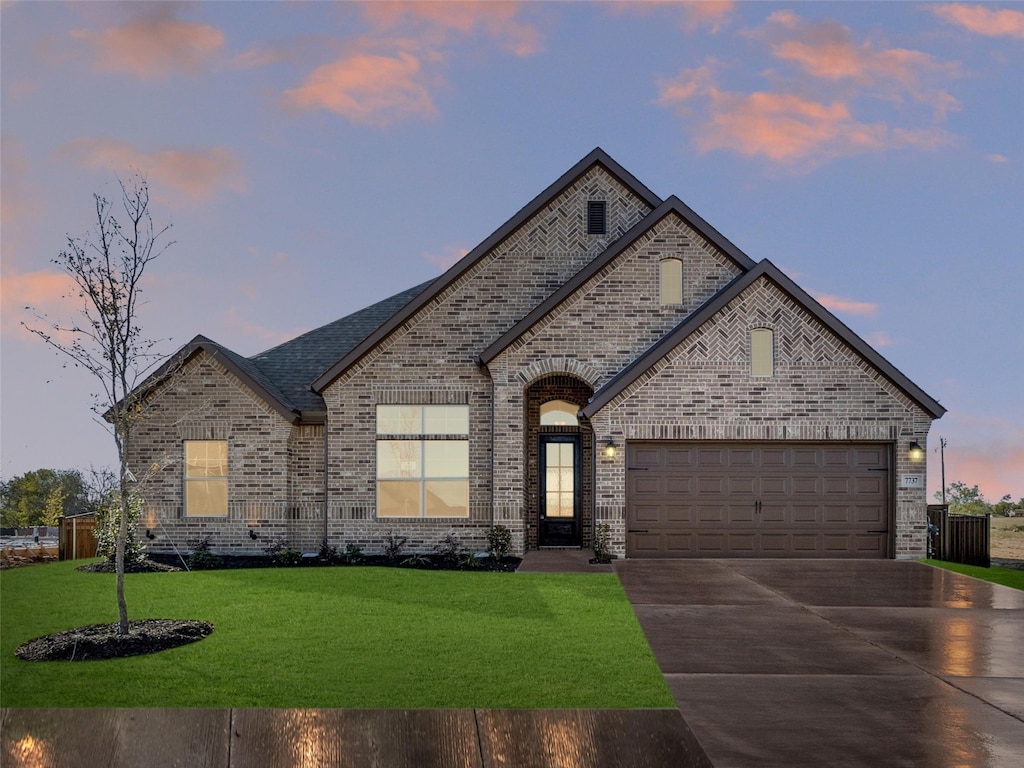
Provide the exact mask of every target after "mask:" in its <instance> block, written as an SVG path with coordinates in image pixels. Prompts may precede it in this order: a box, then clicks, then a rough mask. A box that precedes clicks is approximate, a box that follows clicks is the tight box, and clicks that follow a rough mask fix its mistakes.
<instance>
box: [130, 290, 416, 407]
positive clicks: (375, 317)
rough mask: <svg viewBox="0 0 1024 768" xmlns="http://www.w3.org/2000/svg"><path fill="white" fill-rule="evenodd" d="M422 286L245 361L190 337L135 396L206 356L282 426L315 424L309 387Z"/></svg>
mask: <svg viewBox="0 0 1024 768" xmlns="http://www.w3.org/2000/svg"><path fill="white" fill-rule="evenodd" d="M428 285H429V283H421V284H420V285H417V286H415V287H413V288H409V289H407V290H405V291H402V292H401V293H396V294H395V295H394V296H389V297H388V298H386V299H384V300H382V301H378V302H377V303H376V304H373V305H371V306H369V307H366V308H365V309H361V310H359V311H358V312H353V313H352V314H351V315H347V316H345V317H343V318H341V319H340V320H335V321H334V322H332V323H328V324H327V325H324V326H321V327H319V328H315V329H314V330H312V331H309V332H307V333H304V334H302V335H301V336H297V337H296V338H294V339H292V340H290V341H286V342H285V343H284V344H279V345H278V346H276V347H273V348H271V349H268V350H266V351H265V352H260V353H259V354H257V355H253V356H252V357H249V358H246V357H242V356H241V355H239V354H238V353H237V352H233V351H232V350H230V349H228V348H227V347H225V346H224V345H223V344H218V343H217V342H215V341H213V340H211V339H208V338H206V337H205V336H201V335H200V336H196V337H195V338H194V339H192V341H190V342H189V343H188V344H186V345H185V346H183V347H182V348H181V349H179V350H178V351H177V352H176V353H175V354H173V355H171V357H169V358H168V359H167V360H166V361H165V362H164V363H163V364H162V365H161V366H160V367H159V368H158V369H157V370H156V371H155V372H154V373H152V374H151V375H150V376H148V377H147V378H146V381H145V382H143V384H142V385H141V386H140V387H138V390H140V391H141V392H147V391H150V390H153V389H155V388H156V387H158V386H160V384H162V383H163V382H164V381H165V380H166V379H167V378H168V377H169V376H171V375H173V373H174V371H175V370H178V369H180V368H181V367H183V366H184V365H185V364H187V363H188V362H189V361H190V360H192V359H193V358H194V357H195V356H196V355H198V354H200V353H201V352H206V353H207V354H209V355H210V356H211V357H213V358H214V360H216V361H217V362H218V363H220V364H221V365H222V366H224V368H226V369H227V370H228V371H229V372H230V373H232V374H233V375H234V376H235V377H237V378H238V379H239V380H240V381H241V382H242V383H243V384H245V386H247V387H248V388H249V389H250V390H252V392H253V393H254V394H256V395H257V396H258V397H259V398H260V399H261V400H263V401H264V402H265V403H266V404H267V405H268V406H270V407H271V408H272V409H273V410H275V411H277V412H278V413H279V414H280V415H281V416H282V417H283V418H284V419H285V420H287V421H288V422H290V423H292V424H298V423H299V422H305V423H312V424H316V423H320V422H322V421H323V419H324V416H325V405H324V401H323V398H322V397H320V395H318V394H316V393H315V392H313V391H312V390H311V389H310V388H309V383H310V382H311V381H312V380H313V379H314V378H315V377H316V376H317V375H318V374H320V373H321V372H322V371H323V370H324V368H326V367H327V366H328V365H330V364H331V362H333V361H334V360H336V359H337V357H338V355H340V354H341V355H343V354H345V353H346V352H347V351H348V350H350V349H351V348H352V347H354V346H355V345H356V344H358V343H359V342H360V341H362V340H363V339H364V338H366V336H367V335H368V334H370V333H372V332H373V330H374V329H375V328H376V327H377V326H379V325H380V324H381V323H383V322H384V321H385V320H387V319H388V318H389V317H391V315H393V314H394V313H395V312H397V311H398V310H399V309H401V308H402V306H403V305H405V304H407V303H408V302H409V301H410V300H411V299H413V298H414V297H415V296H416V295H417V294H418V293H420V292H422V291H423V290H424V289H425V288H426V287H427V286H428Z"/></svg>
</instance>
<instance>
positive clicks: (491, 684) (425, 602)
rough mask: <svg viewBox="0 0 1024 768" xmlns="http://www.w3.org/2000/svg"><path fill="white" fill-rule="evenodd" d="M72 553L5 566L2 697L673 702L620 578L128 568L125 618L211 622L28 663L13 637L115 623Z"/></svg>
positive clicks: (173, 701)
mask: <svg viewBox="0 0 1024 768" xmlns="http://www.w3.org/2000/svg"><path fill="white" fill-rule="evenodd" d="M79 564H81V561H78V562H64V563H55V564H52V565H37V566H32V567H28V568H20V569H15V570H8V571H4V572H3V575H2V577H0V600H2V602H0V705H2V706H5V707H92V706H96V707H353V708H355V707H385V708H404V707H481V708H485V707H486V708H491V707H493V708H501V707H513V708H520V707H573V708H575V707H583V708H591V707H593V708H604V707H613V708H617V707H671V706H673V700H672V696H671V694H670V693H669V691H668V688H667V687H666V685H665V682H664V679H663V678H662V676H661V673H660V671H659V669H658V666H657V663H656V662H655V660H654V657H653V656H652V654H651V651H650V647H649V646H648V645H647V640H646V638H645V637H644V635H643V632H642V631H641V629H640V626H639V624H638V623H637V621H636V618H635V616H634V614H633V610H632V608H631V607H630V605H629V603H628V602H627V600H626V597H625V594H624V593H623V591H622V588H621V586H620V585H619V582H618V580H617V579H616V578H615V576H613V575H610V574H533V573H531V574H525V573H524V574H520V573H466V572H449V571H418V570H405V569H393V568H372V567H359V568H296V569H256V570H223V571H193V572H191V573H190V572H180V573H142V574H128V575H127V576H126V581H125V585H126V586H125V591H126V595H127V599H128V609H129V616H130V617H131V618H133V619H137V618H138V619H141V618H181V619H201V620H204V621H209V622H211V623H213V624H214V626H215V630H214V633H213V634H212V635H210V636H209V637H207V638H206V639H205V640H202V641H200V642H197V643H192V644H190V645H186V646H183V647H180V648H175V649H173V650H169V651H163V652H161V653H157V654H152V655H148V656H136V657H133V658H126V659H112V660H108V661H86V662H26V661H21V660H20V659H18V658H16V657H15V656H14V651H15V649H16V648H17V647H18V646H19V645H20V644H21V643H23V642H25V641H27V640H31V639H32V638H35V637H39V636H41V635H46V634H50V633H52V632H57V631H60V630H65V629H70V628H73V627H76V626H83V625H86V624H97V623H105V622H111V621H116V620H117V608H116V603H115V599H114V576H113V575H111V574H101V573H81V572H79V571H76V570H74V568H75V566H76V565H79Z"/></svg>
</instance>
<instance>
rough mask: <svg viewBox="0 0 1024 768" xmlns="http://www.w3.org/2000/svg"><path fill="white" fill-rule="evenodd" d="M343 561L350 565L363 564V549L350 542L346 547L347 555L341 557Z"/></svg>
mask: <svg viewBox="0 0 1024 768" xmlns="http://www.w3.org/2000/svg"><path fill="white" fill-rule="evenodd" d="M341 559H342V561H343V562H345V563H348V564H349V565H358V564H359V563H361V562H363V548H362V547H360V546H359V545H358V544H353V543H351V542H349V543H348V544H346V545H345V554H344V555H342V556H341Z"/></svg>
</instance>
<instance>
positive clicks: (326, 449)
mask: <svg viewBox="0 0 1024 768" xmlns="http://www.w3.org/2000/svg"><path fill="white" fill-rule="evenodd" d="M328 423H329V419H328V417H327V414H324V499H323V509H324V545H325V546H326V545H327V509H328V506H327V489H328V487H329V483H328V482H327V458H328V456H329V455H330V453H329V451H328V448H327V446H328V445H329V444H330V441H329V440H328V437H329V433H328V431H327V426H328Z"/></svg>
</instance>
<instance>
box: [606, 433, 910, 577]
mask: <svg viewBox="0 0 1024 768" xmlns="http://www.w3.org/2000/svg"><path fill="white" fill-rule="evenodd" d="M626 460H627V462H628V463H627V465H626V466H627V472H626V492H627V496H626V504H627V507H626V510H627V512H626V530H627V533H626V554H627V556H629V557H875V558H883V557H888V556H889V539H890V537H889V528H890V525H889V519H890V514H889V448H888V446H887V445H884V444H878V445H875V444H871V445H866V444H859V443H820V444H808V443H682V442H663V443H634V442H630V443H628V444H627V446H626Z"/></svg>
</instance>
